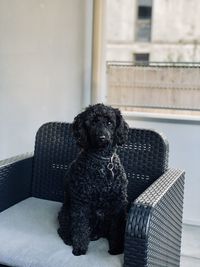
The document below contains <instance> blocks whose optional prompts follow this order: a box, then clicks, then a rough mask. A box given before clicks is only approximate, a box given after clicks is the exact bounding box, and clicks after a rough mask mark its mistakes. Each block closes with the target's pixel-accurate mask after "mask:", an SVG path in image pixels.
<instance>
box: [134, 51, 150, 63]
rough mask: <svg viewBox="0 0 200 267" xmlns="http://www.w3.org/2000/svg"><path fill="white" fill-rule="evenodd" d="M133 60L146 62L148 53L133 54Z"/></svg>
mask: <svg viewBox="0 0 200 267" xmlns="http://www.w3.org/2000/svg"><path fill="white" fill-rule="evenodd" d="M134 61H135V62H136V63H148V62H149V54H147V53H145V54H141V53H140V54H134Z"/></svg>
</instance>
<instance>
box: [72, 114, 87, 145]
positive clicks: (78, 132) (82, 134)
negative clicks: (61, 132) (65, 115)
mask: <svg viewBox="0 0 200 267" xmlns="http://www.w3.org/2000/svg"><path fill="white" fill-rule="evenodd" d="M84 117H85V111H84V112H82V113H80V114H78V115H77V116H76V117H75V118H74V121H73V124H72V130H73V134H74V137H75V139H76V142H77V144H78V145H79V146H80V147H82V148H86V147H87V145H88V141H87V133H86V129H85V125H84V123H85V119H84Z"/></svg>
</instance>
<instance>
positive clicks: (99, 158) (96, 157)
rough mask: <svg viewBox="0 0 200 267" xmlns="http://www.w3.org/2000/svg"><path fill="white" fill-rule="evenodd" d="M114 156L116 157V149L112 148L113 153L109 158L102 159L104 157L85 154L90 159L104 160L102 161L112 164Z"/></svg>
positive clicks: (95, 154)
mask: <svg viewBox="0 0 200 267" xmlns="http://www.w3.org/2000/svg"><path fill="white" fill-rule="evenodd" d="M116 155H117V148H114V152H113V153H112V155H111V156H110V157H104V156H102V155H99V154H97V153H95V152H93V153H87V156H88V157H89V158H91V159H97V160H104V161H110V162H113V160H114V158H115V157H116Z"/></svg>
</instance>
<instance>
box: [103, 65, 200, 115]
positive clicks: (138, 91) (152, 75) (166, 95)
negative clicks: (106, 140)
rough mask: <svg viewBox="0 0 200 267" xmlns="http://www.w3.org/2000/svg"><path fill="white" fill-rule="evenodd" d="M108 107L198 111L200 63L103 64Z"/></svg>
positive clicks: (199, 102)
mask: <svg viewBox="0 0 200 267" xmlns="http://www.w3.org/2000/svg"><path fill="white" fill-rule="evenodd" d="M107 82H108V95H107V100H108V104H110V105H113V106H118V107H122V108H123V107H124V108H125V107H133V108H145V109H172V110H190V111H200V63H184V62H183V63H165V62H159V63H158V62H150V63H148V64H135V63H133V62H107Z"/></svg>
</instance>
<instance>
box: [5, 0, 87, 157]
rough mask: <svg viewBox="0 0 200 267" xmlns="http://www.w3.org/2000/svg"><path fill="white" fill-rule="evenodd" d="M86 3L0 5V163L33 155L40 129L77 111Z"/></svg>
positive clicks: (17, 1)
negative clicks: (36, 134)
mask: <svg viewBox="0 0 200 267" xmlns="http://www.w3.org/2000/svg"><path fill="white" fill-rule="evenodd" d="M91 3H92V1H90V0H85V1H82V0H73V1H71V0H29V1H27V0H0V36H1V38H0V127H1V128H0V159H3V158H6V157H10V156H13V155H16V154H18V153H23V152H26V151H33V144H34V135H35V133H36V130H37V129H38V127H39V126H40V125H41V124H42V123H44V122H47V121H71V120H72V119H73V117H74V116H75V114H77V112H79V111H80V110H81V107H82V105H83V103H82V99H83V96H84V95H85V96H84V97H85V98H86V97H87V98H88V96H89V94H88V93H87V92H85V93H84V90H85V91H86V90H87V89H88V90H89V89H90V88H84V85H85V86H88V87H89V79H90V74H89V72H90V70H91V69H90V68H91V64H89V63H90V61H88V60H89V59H90V52H91V50H88V49H91V44H90V43H91V39H90V37H91V34H90V31H91V29H92V24H91V16H92V13H91V11H92V4H91ZM85 37H87V40H86V39H85ZM85 78H86V79H87V81H86V80H85ZM85 102H86V101H85Z"/></svg>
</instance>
